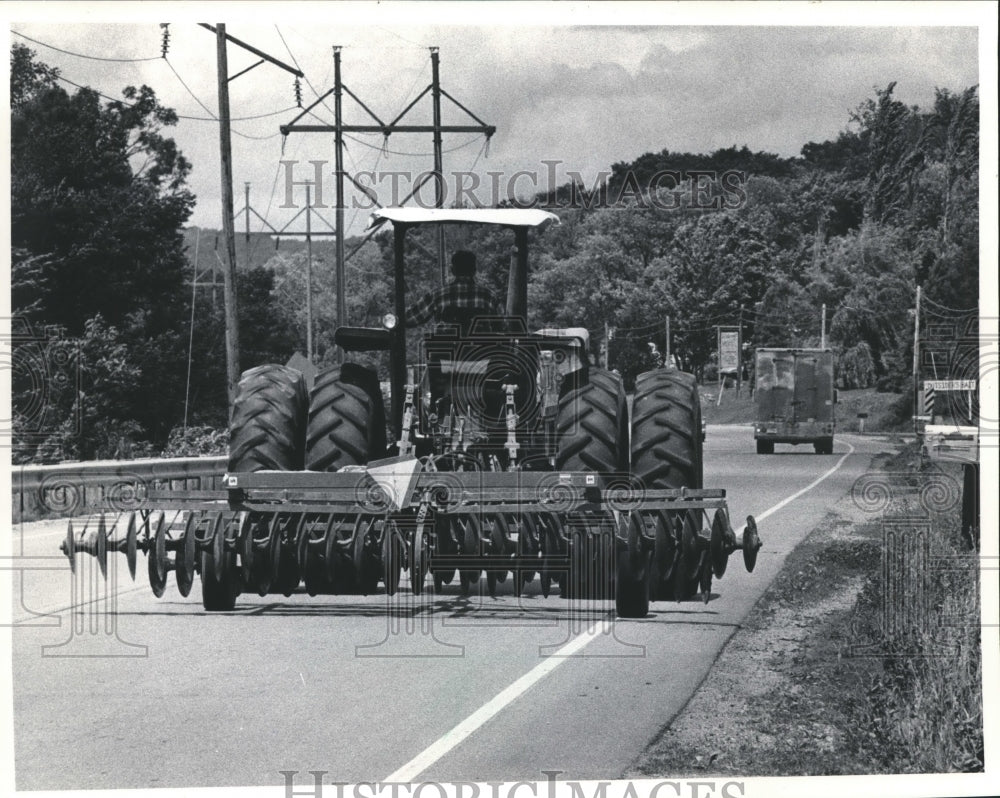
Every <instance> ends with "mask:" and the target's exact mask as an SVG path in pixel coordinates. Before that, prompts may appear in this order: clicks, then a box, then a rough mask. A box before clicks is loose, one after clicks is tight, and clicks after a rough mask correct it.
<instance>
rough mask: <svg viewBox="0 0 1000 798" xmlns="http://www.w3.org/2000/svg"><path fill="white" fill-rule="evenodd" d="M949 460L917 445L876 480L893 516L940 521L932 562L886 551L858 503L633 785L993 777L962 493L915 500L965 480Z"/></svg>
mask: <svg viewBox="0 0 1000 798" xmlns="http://www.w3.org/2000/svg"><path fill="white" fill-rule="evenodd" d="M939 466H940V464H933V465H931V466H926V467H924V468H923V469H922V468H921V466H920V463H919V460H918V458H917V456H916V453H915V449H914V448H913V447H912V446H911V447H907V448H906V449H905V450H904V451H903V452H902V453H901V454H899V455H897V456H893V457H889V456H886V457H882V458H881V463H880V464H878V466H877V467H876V468H874V469H873V470H872V472H870V473H871V474H875V473H881V474H884V475H886V477H885V481H884V483H883V484H886V485H890V486H892V487H893V489H894V493H895V494H897V495H898V496H900V498H899V499H898V500H894V502H893V504H892V505H891V506H890V507H889V508H888V511H887V513H886V516H887V517H909V518H914V517H923V518H925V519H927V520H928V521H929V524H930V526H929V539H928V551H929V552H930V557H931V558H932V559H931V561H930V562H928V563H924V565H925V566H926V567H916V568H914V567H912V566H914V565H916V563H915V562H912V561H911V562H910V563H909V567H908V566H907V565H904V564H902V563H901V562H900V561H899V560H898V559H895V560H894V559H893V558H892V556H891V555H888V554H887V552H886V550H885V549H884V547H883V544H882V522H881V520H875V519H874V517H873V515H872V513H870V512H865V511H861V510H859V508H858V506H857V505H856V504H855V502H854V501H853V500H852V499H851V498H850V497H846V498H845V499H844V500H843V501H842V502H841V503H840V504H839V505H838V506H837V507H836V508H834V510H832V511H831V513H830V515H829V516H828V517H827V519H826V520H825V522H824V523H823V524H822V525H821V526H820V527H818V528H817V529H816V530H814V531H813V533H812V534H811V535H810V536H809V537H808V538H807V539H806V541H805V542H804V543H803V544H802V545H800V546H799V547H797V548H796V549H795V551H793V552H792V553H791V554H790V555H789V557H788V559H787V561H786V563H785V565H784V567H783V568H782V570H781V572H780V573H779V574H778V576H777V578H776V579H775V580H774V583H773V584H772V586H771V587H770V588H769V589H768V590H767V592H766V593H765V594H764V596H763V597H762V598H761V599H760V601H759V602H758V603H757V605H756V606H755V607H754V609H753V610H752V612H751V613H750V615H749V616H748V618H747V619H746V621H745V623H744V625H743V628H742V629H741V630H740V631H739V632H738V633H737V634H736V635H735V637H734V638H733V639H732V640H731V641H730V643H729V644H728V645H727V647H726V649H725V650H724V652H723V654H722V656H721V657H720V658H719V660H718V661H717V662H716V664H715V666H714V667H713V669H712V671H711V672H710V673H709V675H708V677H707V678H706V680H705V682H704V683H703V684H702V686H701V687H700V688H699V690H698V692H697V693H696V695H695V696H694V698H693V699H692V700H691V702H690V703H689V704H688V706H687V707H686V708H685V710H684V711H683V712H682V713H681V714H680V715H679V716H678V717H677V718H675V719H673V721H672V722H671V723H670V724H669V726H668V727H667V728H666V729H665V730H664V731H663V732H662V733H661V735H660V737H659V739H658V740H657V741H656V742H655V743H654V744H653V745H652V746H651V747H650V749H649V750H647V751H646V752H645V754H644V755H643V756H642V757H641V759H640V760H639V761H638V762H637V763H636V765H635V767H634V771H633V772H631V773H630V774H628V775H630V776H654V775H656V776H659V775H670V776H679V775H688V776H705V775H709V774H720V775H733V774H739V775H744V776H755V775H761V776H763V775H767V776H776V775H783V776H792V775H848V774H879V773H886V774H888V773H946V772H981V771H982V770H983V754H984V750H983V697H982V688H983V673H982V660H981V649H980V636H979V630H980V597H979V581H978V574H979V560H978V553H977V552H975V551H972V550H970V548H969V547H968V546H967V544H966V543H965V541H964V540H963V538H962V536H961V534H960V529H959V526H960V503H958V502H957V497H948V498H947V500H945V497H944V495H942V497H941V498H942V501H941V503H939V504H935V505H933V506H936V507H938V508H944V507H945V506H948V509H947V510H946V511H945V512H928V511H927V510H926V509H924V508H921V507H920V506H919V502H918V501H916V500H915V497H914V496H913V495H909V496H908V497H906V496H904V494H903V490H904V488H905V486H906V485H908V484H909V485H910V486H911V487H919V486H920V485H925V484H927V482H928V481H929V480H932V479H934V478H935V475H940V474H945V475H947V476H949V477H951V478H952V479H955V480H957V484H961V481H960V469H959V468H958V467H957V466H952V465H944V467H943V468H941V467H939ZM953 499H956V502H955V506H950V505H951V504H952V500H953ZM869 509H871V508H869ZM887 556H888V557H889V560H886V557H887ZM942 564H945V565H946V567H942ZM887 574H888V578H889V582H887V581H886V575H887ZM915 607H919V608H920V609H919V611H914V608H915ZM908 612H909V613H910V614H907V613H908ZM887 624H888V625H887Z"/></svg>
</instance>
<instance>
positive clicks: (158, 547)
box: [146, 513, 168, 598]
mask: <svg viewBox="0 0 1000 798" xmlns="http://www.w3.org/2000/svg"><path fill="white" fill-rule="evenodd" d="M165 520H166V519H165V518H164V515H163V513H160V514H159V515H158V516H157V517H156V526H155V529H154V530H153V540H152V546H151V549H150V551H149V552H147V559H146V565H147V571H148V572H149V587H150V588H151V589H152V591H153V595H154V596H156V597H157V598H161V597H162V596H163V593H164V591H165V590H166V589H167V570H168V565H167V527H166V523H165Z"/></svg>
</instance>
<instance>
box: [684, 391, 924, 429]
mask: <svg viewBox="0 0 1000 798" xmlns="http://www.w3.org/2000/svg"><path fill="white" fill-rule="evenodd" d="M700 393H701V412H702V416H703V417H704V419H705V421H706V422H707V423H709V424H750V423H752V422H753V420H754V413H755V407H754V401H753V399H751V398H750V394H749V391H747V390H746V389H744V390H743V391H742V392H741V395H740V396H739V397H737V396H736V392H735V391H734V390H733V389H732V388H728V389H727V390H725V391H723V394H722V402H721V403H718V398H719V393H718V390H717V387H716V386H715V385H712V384H709V385H703V386H701V388H700ZM858 413H867V414H868V418H866V419H865V432H905V431H909V429H910V425H911V421H910V404H909V396H908V395H905V394H898V393H879V392H877V391H876V390H875V389H874V388H865V389H861V390H856V391H843V390H842V391H838V402H837V408H836V418H837V429H838V430H839V431H840V432H858V431H859V425H858Z"/></svg>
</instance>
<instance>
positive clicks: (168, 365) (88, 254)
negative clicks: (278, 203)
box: [11, 45, 194, 457]
mask: <svg viewBox="0 0 1000 798" xmlns="http://www.w3.org/2000/svg"><path fill="white" fill-rule="evenodd" d="M57 78H58V71H57V70H55V69H52V68H51V67H48V66H46V65H45V64H43V63H40V62H38V61H37V60H36V58H35V54H34V53H33V52H32V51H31V50H29V49H28V48H26V47H23V46H21V45H14V47H13V48H12V49H11V241H12V259H11V260H12V265H13V268H12V273H11V277H12V285H11V296H12V301H13V310H14V313H15V314H16V315H17V316H18V317H20V318H21V319H23V320H24V321H25V323H29V324H30V325H31V326H32V327H33V328H35V329H54V330H57V331H58V332H57V333H54V335H55V336H56V340H64V341H78V342H84V343H81V344H80V347H79V352H80V358H81V359H80V361H79V373H80V374H81V375H82V377H83V382H82V383H81V384H80V391H81V393H80V396H79V397H78V398H77V399H75V400H73V401H70V400H68V399H62V400H60V401H59V402H56V403H55V404H54V405H53V408H55V409H56V410H58V411H59V412H62V413H64V414H65V415H64V417H63V418H62V419H55V418H53V419H52V421H51V423H52V424H53V427H52V428H51V429H52V430H53V431H54V430H55V429H59V430H61V433H62V435H61V438H60V437H59V436H58V435H57V436H55V438H53V440H56V439H59V440H62V441H63V442H64V443H65V444H66V446H67V447H68V448H67V454H74V455H76V456H81V457H87V456H95V455H96V454H102V453H107V452H108V451H111V452H112V453H113V452H114V451H124V449H122V447H121V446H110V449H109V445H110V444H108V445H105V444H104V443H101V442H100V441H95V440H88V439H85V438H80V437H79V436H77V437H76V438H74V437H73V436H72V435H70V434H69V433H68V432H67V427H66V425H67V424H69V425H71V426H72V424H74V423H76V422H75V421H74V419H77V420H78V419H81V418H86V419H88V423H89V424H90V427H91V429H94V430H102V432H101V433H100V434H102V435H105V436H106V437H107V440H108V441H110V440H111V439H112V438H113V437H114V435H116V434H118V433H120V432H122V433H127V436H128V437H129V439H130V440H133V439H134V440H140V439H143V438H149V439H154V438H156V439H160V438H162V439H165V437H166V432H167V431H168V430H169V426H170V421H171V419H172V418H175V417H179V416H180V414H181V413H182V412H183V391H184V366H185V365H186V359H185V358H183V357H182V356H181V355H180V354H179V353H183V352H185V351H186V347H185V346H184V343H186V337H184V336H182V335H181V333H180V330H182V329H183V330H186V325H184V323H183V322H184V321H185V320H186V318H187V315H188V314H187V312H186V311H187V309H188V301H187V292H186V291H185V289H184V271H185V268H186V259H185V256H184V249H183V242H182V238H181V233H180V229H181V225H182V224H183V223H184V221H185V220H186V219H187V218H188V216H189V215H190V213H191V210H192V207H193V204H194V196H193V195H192V194H191V193H190V192H189V191H188V190H187V189H186V188H185V187H184V183H185V179H186V177H187V175H188V173H189V171H190V168H191V167H190V164H189V163H188V162H187V160H186V159H185V158H184V157H183V155H182V154H181V153H180V151H179V150H178V149H177V146H176V144H175V143H174V141H173V140H172V139H170V138H168V137H166V136H165V135H164V134H163V129H164V128H166V127H169V126H171V125H173V124H175V123H176V121H177V116H176V114H175V113H174V112H173V111H172V110H170V109H168V108H164V107H163V106H161V105H160V104H159V102H158V101H157V99H156V95H155V93H154V92H153V90H152V89H151V88H149V87H147V86H142V87H139V88H136V87H132V86H129V87H126V88H125V89H124V90H123V92H122V96H123V99H121V100H114V101H110V102H107V103H104V102H103V101H102V100H101V98H100V96H99V95H98V94H97V93H96V92H95V91H93V90H91V89H86V88H81V89H78V90H77V91H75V92H74V93H73V94H69V93H68V92H66V91H65V90H64V89H62V88H61V87H60V86H58V85H57V84H56V80H57ZM103 334H107V335H109V336H112V337H113V340H114V345H113V348H112V349H110V350H105V349H102V348H101V346H100V345H99V344H98V343H97V341H96V338H98V337H99V336H100V335H103ZM109 346H110V343H109ZM88 358H90V359H94V358H96V360H88ZM112 362H121V363H128V364H131V366H130V367H129V368H127V369H126V368H124V367H123V368H122V369H119V370H114V369H111V372H110V373H113V374H114V375H116V376H115V378H114V379H113V380H104V381H103V382H102V381H101V380H103V379H104V378H103V377H101V375H102V374H103V372H102V369H105V368H109V369H110V366H109V365H108V364H110V363H112ZM139 363H141V364H142V366H141V368H140V367H139V366H138V365H137V364H139ZM88 379H92V380H95V381H96V382H94V383H93V384H90V383H88V382H87V380H88ZM126 383H130V384H129V385H128V386H127V388H126V385H125V384H126ZM97 384H100V386H101V387H99V388H97V387H95V385H97ZM101 391H107V392H108V397H107V401H108V402H110V404H104V403H103V402H104V398H102V397H99V395H98V394H99V393H100V392H101ZM74 408H76V409H74ZM95 408H96V409H95ZM94 413H96V415H93V414H94ZM15 415H16V414H15ZM21 431H22V432H23V431H24V428H23V427H22V430H21ZM17 436H18V426H17V422H15V437H17ZM31 440H35V438H34V437H33V438H31ZM21 442H22V443H25V444H26V445H27V443H28V441H27V439H23V438H22V440H21ZM105 443H106V442H105ZM28 448H29V449H30V445H29V446H28ZM125 448H126V449H127V448H128V447H125ZM49 449H50V450H51V446H50V447H49ZM46 456H54V455H52V453H51V451H50V452H49V455H46Z"/></svg>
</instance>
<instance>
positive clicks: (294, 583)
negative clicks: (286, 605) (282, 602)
mask: <svg viewBox="0 0 1000 798" xmlns="http://www.w3.org/2000/svg"><path fill="white" fill-rule="evenodd" d="M305 520H306V516H305V513H302V514H294V515H291V516H289V517H288V519H287V521H286V522H285V524H284V526H283V527H282V528H281V531H280V532H279V533H278V534H277V535H276V536H275V539H274V541H273V543H274V548H272V554H273V559H272V563H271V578H272V580H273V581H272V584H273V585H274V587H275V589H276V590H277V591H278V592H279V593H281V595H283V596H284V597H285V598H288V597H289V596H290V595H292V592H293V591H294V590H295V588H297V587H298V586H299V582H300V581H302V576H301V574H300V572H299V558H298V540H299V537H300V536H301V535H302V534H303V532H304V529H305Z"/></svg>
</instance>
